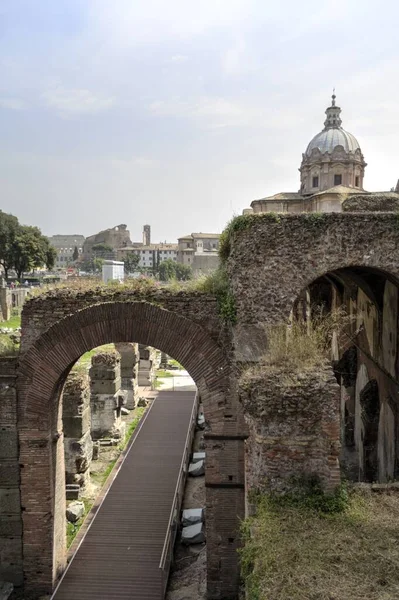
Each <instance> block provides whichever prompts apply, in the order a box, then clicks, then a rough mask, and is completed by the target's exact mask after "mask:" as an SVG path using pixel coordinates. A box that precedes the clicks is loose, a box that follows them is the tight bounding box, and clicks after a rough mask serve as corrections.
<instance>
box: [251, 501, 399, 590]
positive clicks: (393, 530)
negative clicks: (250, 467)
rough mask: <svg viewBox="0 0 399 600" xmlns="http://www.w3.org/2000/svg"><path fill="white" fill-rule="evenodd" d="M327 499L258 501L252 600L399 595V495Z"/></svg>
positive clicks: (253, 535) (253, 529) (254, 522)
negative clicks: (323, 501)
mask: <svg viewBox="0 0 399 600" xmlns="http://www.w3.org/2000/svg"><path fill="white" fill-rule="evenodd" d="M309 498H311V499H310V500H309ZM328 502H331V501H330V500H328V501H327V504H326V505H324V506H323V503H321V505H320V496H319V500H318V501H317V500H315V499H314V497H313V499H312V496H302V497H299V498H298V497H297V498H296V499H294V498H292V497H291V498H290V497H287V498H285V499H282V498H281V497H280V498H277V497H271V496H262V497H258V498H257V500H256V504H257V513H256V515H255V516H254V517H250V518H248V519H246V520H245V521H244V523H243V528H242V529H243V536H244V540H245V546H244V549H243V550H242V551H241V564H242V573H243V578H244V580H245V583H246V590H247V600H364V599H367V600H396V599H397V598H399V568H398V567H399V495H398V494H397V493H395V492H392V493H391V494H375V493H371V492H360V491H357V492H351V493H350V494H349V496H348V498H347V500H345V499H342V498H341V501H340V500H339V498H338V499H337V498H336V499H335V501H334V502H333V504H331V503H330V504H328ZM333 507H335V509H334V510H331V509H332V508H333Z"/></svg>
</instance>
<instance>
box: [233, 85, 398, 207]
mask: <svg viewBox="0 0 399 600" xmlns="http://www.w3.org/2000/svg"><path fill="white" fill-rule="evenodd" d="M335 99H336V97H335V94H333V96H332V103H331V106H329V107H328V108H327V110H326V120H325V121H324V129H323V130H322V131H320V132H319V133H318V134H317V135H315V136H314V137H313V138H312V139H311V141H310V142H309V144H308V146H307V148H306V150H305V152H304V154H302V162H301V166H300V168H299V171H300V174H301V184H300V190H299V192H280V193H278V194H275V195H273V196H266V197H265V198H261V199H259V200H254V201H253V202H251V208H247V209H245V210H244V211H243V212H244V214H248V213H252V212H254V213H261V212H294V213H298V212H340V211H341V206H342V203H343V202H344V200H346V199H347V198H350V197H351V196H356V195H360V194H361V195H364V196H373V194H374V193H371V192H366V191H365V190H364V189H363V179H364V171H365V168H366V166H367V165H366V162H365V160H364V156H363V153H362V151H361V148H360V144H359V142H358V141H357V139H356V138H355V136H354V135H353V134H352V133H349V132H348V131H346V130H345V129H344V128H343V127H342V120H341V109H340V107H339V106H336V104H335ZM396 191H399V190H396ZM385 193H386V192H378V194H379V195H381V194H385ZM394 193H395V192H394Z"/></svg>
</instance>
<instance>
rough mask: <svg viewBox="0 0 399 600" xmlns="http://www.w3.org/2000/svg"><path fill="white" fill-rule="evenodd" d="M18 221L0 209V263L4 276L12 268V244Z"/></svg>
mask: <svg viewBox="0 0 399 600" xmlns="http://www.w3.org/2000/svg"><path fill="white" fill-rule="evenodd" d="M18 227H19V223H18V219H17V217H14V216H13V215H9V214H7V213H4V212H3V211H0V265H1V266H2V267H3V269H4V275H5V278H6V279H8V271H9V270H10V269H12V268H13V266H14V265H13V258H14V257H13V244H14V240H15V235H16V232H17V230H18Z"/></svg>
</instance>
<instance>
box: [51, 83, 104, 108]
mask: <svg viewBox="0 0 399 600" xmlns="http://www.w3.org/2000/svg"><path fill="white" fill-rule="evenodd" d="M42 98H43V100H44V102H45V104H46V105H47V106H48V107H49V108H52V109H54V110H56V111H57V112H59V113H61V114H64V115H80V114H95V113H98V112H102V111H104V110H107V109H108V108H110V107H111V106H112V105H113V104H114V102H115V99H114V98H112V97H107V96H102V95H99V94H94V93H93V92H91V91H90V90H87V89H71V88H70V89H67V88H64V87H61V86H58V87H55V88H52V89H48V90H46V91H45V92H43V94H42Z"/></svg>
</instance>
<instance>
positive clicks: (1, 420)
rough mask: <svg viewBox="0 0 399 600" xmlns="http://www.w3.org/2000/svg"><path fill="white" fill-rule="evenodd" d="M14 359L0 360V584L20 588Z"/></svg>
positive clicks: (20, 522) (20, 553) (19, 516)
mask: <svg viewBox="0 0 399 600" xmlns="http://www.w3.org/2000/svg"><path fill="white" fill-rule="evenodd" d="M15 369H16V359H14V358H1V359H0V581H7V582H10V583H12V584H13V585H14V586H15V588H20V587H21V586H22V582H23V569H22V521H21V502H20V494H19V466H18V435H17V393H16V386H15V377H16V373H15Z"/></svg>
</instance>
